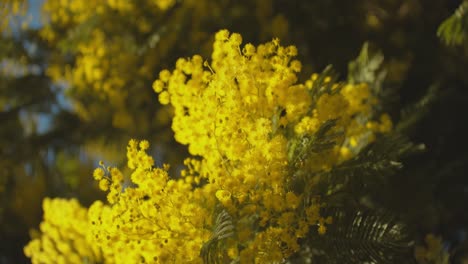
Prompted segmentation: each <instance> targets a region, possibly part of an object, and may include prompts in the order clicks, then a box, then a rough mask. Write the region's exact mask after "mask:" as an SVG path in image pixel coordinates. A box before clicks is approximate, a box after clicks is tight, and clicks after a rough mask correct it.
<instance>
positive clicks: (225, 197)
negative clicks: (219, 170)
mask: <svg viewBox="0 0 468 264" xmlns="http://www.w3.org/2000/svg"><path fill="white" fill-rule="evenodd" d="M216 198H218V200H219V201H220V202H221V203H222V204H225V203H227V202H229V201H231V192H229V191H226V190H217V191H216Z"/></svg>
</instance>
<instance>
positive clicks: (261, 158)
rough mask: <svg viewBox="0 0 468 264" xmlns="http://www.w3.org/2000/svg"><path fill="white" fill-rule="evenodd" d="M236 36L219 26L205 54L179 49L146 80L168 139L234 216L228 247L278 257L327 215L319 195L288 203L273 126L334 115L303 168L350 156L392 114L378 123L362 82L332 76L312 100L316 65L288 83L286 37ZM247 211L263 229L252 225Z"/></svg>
mask: <svg viewBox="0 0 468 264" xmlns="http://www.w3.org/2000/svg"><path fill="white" fill-rule="evenodd" d="M241 43H242V37H241V36H240V35H239V34H237V33H233V34H230V33H229V32H228V31H227V30H221V31H219V32H218V33H217V34H216V36H215V42H214V44H213V53H212V62H211V64H208V63H207V62H203V59H202V58H201V56H198V55H195V56H193V57H192V58H190V59H179V60H178V61H177V62H176V68H175V70H173V71H172V72H170V71H168V70H163V71H162V72H161V73H160V75H159V79H158V80H156V81H155V82H154V84H153V88H154V90H155V91H156V92H158V93H159V100H160V102H161V103H162V104H169V103H170V104H171V105H172V106H173V108H174V113H175V114H174V118H173V124H172V128H173V130H174V132H175V138H176V140H177V141H179V142H181V143H183V144H187V145H188V147H189V151H190V153H191V154H192V155H198V156H201V157H202V160H201V163H200V165H199V167H198V169H197V170H195V171H196V173H195V175H200V176H201V177H202V178H206V179H207V180H208V182H209V185H212V186H213V188H214V189H216V190H217V191H216V193H215V195H216V197H217V199H218V200H219V202H220V203H221V204H223V206H224V207H225V208H227V210H228V212H229V213H230V214H231V215H232V216H233V217H234V218H235V219H239V221H237V225H236V230H240V231H239V234H238V237H237V241H236V244H235V245H234V247H235V248H239V249H241V250H240V251H239V256H240V260H241V262H243V263H251V262H258V263H264V262H273V261H280V260H281V259H283V258H285V257H287V256H289V255H290V254H292V253H294V252H296V251H297V250H298V244H297V239H298V238H300V237H303V236H304V235H305V234H306V233H307V232H308V231H309V226H312V225H318V226H319V229H318V231H319V233H322V234H323V233H324V232H325V230H326V228H325V223H326V222H330V219H328V221H326V219H324V218H322V217H320V215H319V209H320V206H321V205H320V202H319V200H314V202H312V203H311V204H310V205H308V206H309V207H308V208H306V209H305V211H306V214H305V217H302V216H299V214H297V213H296V209H297V208H298V206H299V204H300V200H301V194H296V193H293V192H290V191H288V190H287V188H286V181H287V179H288V177H290V171H289V170H288V168H289V167H288V165H289V164H288V162H289V160H288V140H290V138H288V136H287V133H282V132H281V131H287V129H288V128H293V130H294V131H295V133H296V134H298V136H299V135H302V134H311V135H313V134H314V133H315V132H316V131H317V130H318V128H319V127H320V125H322V124H323V123H324V122H325V121H327V120H331V119H338V123H337V125H336V127H335V128H334V130H336V131H342V132H344V136H343V137H342V138H341V141H340V142H338V144H337V147H336V148H335V149H332V150H331V151H328V152H326V153H320V155H317V157H315V159H314V160H313V163H315V164H316V166H315V167H314V166H312V167H311V168H312V169H317V170H319V169H324V168H329V167H331V166H333V165H334V164H337V163H338V162H341V161H343V160H345V159H348V158H350V157H352V156H353V152H352V151H354V152H355V153H357V152H358V151H359V149H360V148H362V147H363V146H364V145H365V144H367V143H369V142H370V141H372V140H373V136H374V133H375V132H385V131H387V130H389V129H390V128H391V122H390V121H389V119H388V117H386V116H383V117H382V119H385V120H387V121H388V122H386V123H385V122H375V121H372V120H371V118H372V114H373V111H372V106H373V104H375V100H376V99H375V98H373V97H372V94H371V91H370V88H369V87H368V86H367V85H366V84H360V85H350V84H348V85H345V86H344V87H342V88H341V89H339V88H340V87H339V86H338V85H333V89H332V91H330V92H329V93H323V94H322V95H321V96H320V97H319V98H318V99H316V100H314V98H313V97H311V96H309V94H310V90H312V89H314V87H315V86H314V82H315V81H316V79H317V75H312V76H311V78H310V80H308V81H307V82H306V83H305V84H299V83H297V75H296V74H297V73H298V72H300V71H301V63H300V62H299V61H297V60H294V59H293V57H294V56H296V54H297V49H296V48H295V47H294V46H288V47H282V46H281V45H280V44H279V40H277V39H275V40H273V41H272V42H268V43H266V44H261V45H259V46H257V47H255V46H254V45H252V44H246V45H245V46H244V47H241ZM326 81H330V80H329V78H328V80H326ZM315 89H317V88H315ZM282 113H283V114H282ZM372 122H374V123H372ZM371 126H372V128H373V129H372V128H371ZM281 128H285V129H281ZM289 137H291V136H289ZM192 173H193V172H192ZM186 174H187V175H190V174H191V173H190V172H188V173H187V172H186ZM252 215H254V216H257V217H258V221H259V225H260V226H261V227H262V228H263V231H259V230H254V229H253V227H252V226H253V221H252V220H249V219H251V216H252Z"/></svg>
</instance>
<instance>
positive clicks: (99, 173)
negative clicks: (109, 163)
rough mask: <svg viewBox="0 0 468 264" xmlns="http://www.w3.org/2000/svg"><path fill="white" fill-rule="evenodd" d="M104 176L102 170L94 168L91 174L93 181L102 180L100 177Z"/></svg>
mask: <svg viewBox="0 0 468 264" xmlns="http://www.w3.org/2000/svg"><path fill="white" fill-rule="evenodd" d="M104 174H105V172H104V170H103V169H102V168H96V169H95V170H94V172H93V177H94V179H95V180H98V181H99V180H101V179H102V177H104Z"/></svg>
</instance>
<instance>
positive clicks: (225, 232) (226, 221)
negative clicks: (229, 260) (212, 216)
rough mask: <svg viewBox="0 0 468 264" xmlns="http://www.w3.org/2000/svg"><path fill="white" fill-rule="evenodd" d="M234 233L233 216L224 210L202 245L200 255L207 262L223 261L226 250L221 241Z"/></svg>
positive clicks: (214, 263)
mask: <svg viewBox="0 0 468 264" xmlns="http://www.w3.org/2000/svg"><path fill="white" fill-rule="evenodd" d="M233 234H234V225H233V223H232V218H231V216H230V215H229V214H228V213H227V212H226V210H222V211H221V212H220V213H219V214H218V215H217V216H216V221H215V225H214V229H213V234H212V236H211V238H210V240H208V241H207V242H206V243H205V244H204V245H203V247H202V249H201V252H200V256H201V257H202V258H203V263H205V264H218V263H223V260H224V252H223V250H222V248H221V244H220V242H222V241H224V240H225V239H226V238H229V237H231V236H232V235H233Z"/></svg>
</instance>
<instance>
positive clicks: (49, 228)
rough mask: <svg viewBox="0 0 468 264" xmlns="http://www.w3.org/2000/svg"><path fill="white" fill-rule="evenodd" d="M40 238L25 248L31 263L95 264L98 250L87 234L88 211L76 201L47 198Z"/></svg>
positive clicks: (100, 259) (34, 239)
mask: <svg viewBox="0 0 468 264" xmlns="http://www.w3.org/2000/svg"><path fill="white" fill-rule="evenodd" d="M43 209H44V221H43V222H42V223H41V226H40V231H41V236H40V237H36V238H33V240H32V241H31V242H29V244H28V245H27V246H26V247H25V248H24V253H25V254H26V256H28V257H30V258H31V261H32V263H76V264H80V263H98V262H100V261H102V255H101V251H100V249H99V247H97V245H96V243H94V240H93V238H92V237H91V234H90V233H89V232H88V229H89V223H88V210H87V209H86V208H83V207H82V206H81V205H80V204H79V202H78V201H77V200H76V199H71V200H65V199H60V198H55V199H50V198H46V199H44V201H43Z"/></svg>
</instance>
